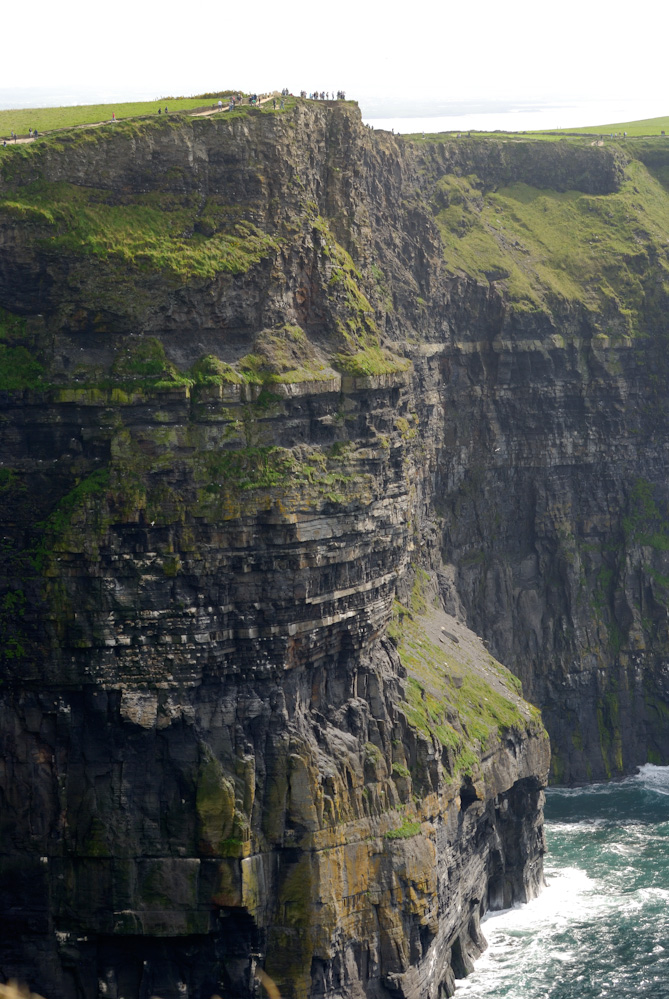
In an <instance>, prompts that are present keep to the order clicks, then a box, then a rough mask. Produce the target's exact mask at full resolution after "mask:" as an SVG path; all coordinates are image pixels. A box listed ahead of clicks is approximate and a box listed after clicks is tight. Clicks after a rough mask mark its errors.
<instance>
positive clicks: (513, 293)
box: [434, 160, 669, 334]
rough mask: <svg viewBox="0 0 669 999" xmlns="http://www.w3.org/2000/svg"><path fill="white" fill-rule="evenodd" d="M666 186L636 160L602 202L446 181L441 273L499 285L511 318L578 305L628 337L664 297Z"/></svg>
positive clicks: (441, 198) (441, 196) (668, 273)
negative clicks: (655, 295) (656, 298)
mask: <svg viewBox="0 0 669 999" xmlns="http://www.w3.org/2000/svg"><path fill="white" fill-rule="evenodd" d="M663 180H664V175H663V174H662V171H661V169H659V168H658V169H653V172H651V170H649V169H648V168H647V167H646V166H644V165H643V164H642V163H641V162H640V161H638V160H633V161H632V162H631V163H630V164H629V165H628V167H627V169H626V177H625V180H624V182H623V184H622V185H621V188H620V190H619V191H617V192H615V193H613V194H604V195H589V194H583V193H581V192H579V191H566V192H563V193H559V192H557V191H553V190H540V189H538V188H534V187H530V186H528V185H527V184H514V185H511V186H508V187H503V188H500V189H498V190H496V191H486V190H485V188H484V185H483V183H482V182H481V181H480V180H479V178H477V177H476V176H469V177H458V176H455V175H452V174H449V175H446V176H444V177H442V178H441V179H440V181H439V182H438V184H437V188H436V191H435V196H434V211H435V220H436V222H437V225H438V226H439V229H440V231H441V235H442V237H443V240H444V244H445V260H446V265H447V267H448V269H449V270H451V271H452V272H454V273H458V272H464V273H466V274H469V275H472V276H474V277H476V278H477V279H479V280H481V281H488V282H493V281H494V282H499V284H500V285H501V286H502V287H504V288H505V290H506V292H507V295H508V298H509V299H510V301H511V302H512V303H513V305H514V307H515V309H516V310H517V311H518V310H520V311H523V310H525V311H533V310H537V309H542V310H543V309H546V308H549V309H550V308H552V307H554V306H555V305H556V303H559V302H560V301H562V302H566V301H569V302H577V303H579V304H580V305H582V306H583V307H585V308H586V309H588V310H589V311H591V312H592V313H593V314H594V315H596V317H597V319H596V322H597V323H599V324H600V325H602V327H603V328H602V332H618V333H628V334H634V333H635V332H637V331H638V329H639V328H640V327H641V325H642V324H647V323H648V322H649V321H651V322H652V321H653V317H652V316H651V315H649V310H650V309H652V300H651V298H649V296H648V295H647V289H648V288H649V287H650V285H651V284H652V286H653V288H654V289H655V290H656V291H657V290H658V289H660V290H661V292H662V294H663V295H664V298H665V299H666V295H667V294H669V252H668V249H669V248H668V244H667V233H668V232H669V195H668V192H667V190H666V188H665V186H664V183H663Z"/></svg>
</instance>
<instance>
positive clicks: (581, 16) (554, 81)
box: [0, 0, 669, 113]
mask: <svg viewBox="0 0 669 999" xmlns="http://www.w3.org/2000/svg"><path fill="white" fill-rule="evenodd" d="M658 11H659V13H658ZM667 27H669V8H666V7H665V6H664V4H662V3H658V2H656V0H653V2H652V3H651V2H650V0H637V2H636V3H635V4H629V3H626V4H625V5H623V4H622V3H619V2H618V0H610V2H608V3H606V4H605V3H603V2H600V0H597V2H592V0H578V2H577V0H562V2H560V3H559V4H558V3H540V2H538V0H532V2H529V0H507V2H506V3H501V2H500V0H495V2H494V3H493V2H491V0H477V2H476V3H468V4H466V3H462V2H460V3H458V4H453V3H449V0H438V2H421V3H419V4H413V5H406V4H404V5H396V6H391V5H390V4H388V3H386V4H376V3H375V4H374V5H372V4H371V3H369V2H368V3H365V2H364V0H336V2H333V0H330V2H328V0H320V2H319V0H311V2H310V3H305V2H302V0H298V2H293V3H292V4H285V3H280V4H279V3H271V2H268V0H256V2H254V3H243V2H242V3H236V4H223V3H220V2H217V3H214V2H213V0H200V2H199V3H197V4H194V5H193V6H192V7H188V6H184V5H183V4H176V3H170V2H169V0H168V2H166V3H161V4H146V3H145V2H142V0H116V2H115V3H114V4H109V3H105V2H104V0H103V2H97V3H92V2H91V0H85V2H84V0H61V2H58V3H55V2H54V0H49V2H48V3H47V2H45V0H32V2H31V3H30V4H18V3H13V4H5V5H4V7H3V16H2V29H3V30H2V34H3V46H2V61H1V63H0V89H1V90H2V93H3V97H4V95H5V94H6V93H7V91H8V90H10V91H12V92H16V93H17V94H18V93H19V92H20V91H22V90H25V88H35V93H36V95H39V94H40V93H42V92H44V93H46V92H50V93H62V94H63V95H77V96H78V100H77V101H76V103H87V102H88V100H89V98H88V95H90V101H91V102H93V101H96V100H101V99H105V98H108V99H110V100H121V99H123V98H124V97H128V99H129V97H130V96H136V97H138V98H147V99H153V98H158V97H166V96H175V97H176V96H182V95H183V96H190V95H192V94H199V93H203V92H206V91H210V90H211V91H217V90H221V89H224V88H228V87H231V88H239V89H241V90H245V91H258V92H261V91H266V90H272V89H275V88H282V87H288V88H289V90H291V91H293V92H299V90H301V89H304V90H306V91H308V92H309V91H312V90H315V89H319V90H330V91H332V90H338V89H343V90H345V91H346V94H347V97H352V98H355V99H359V100H360V101H361V103H362V102H364V100H365V99H367V98H372V97H376V98H379V97H385V98H398V99H399V98H402V99H404V100H407V99H409V100H418V101H419V102H420V101H423V100H424V101H428V100H429V99H438V100H449V101H467V100H499V99H507V98H513V99H523V100H541V99H558V100H564V99H569V98H574V99H581V100H596V99H600V98H601V99H603V98H608V99H611V98H623V97H626V98H644V97H648V98H651V97H652V98H653V99H654V100H655V101H657V99H659V98H662V97H663V95H664V92H665V90H666V85H665V81H664V79H663V75H666V74H665V73H664V67H665V64H666V59H665V54H664V51H663V48H666V36H667V31H666V29H667ZM5 103H6V100H5ZM50 103H51V102H50ZM67 103H74V101H71V100H68V101H67ZM666 113H669V103H668V106H667V112H666Z"/></svg>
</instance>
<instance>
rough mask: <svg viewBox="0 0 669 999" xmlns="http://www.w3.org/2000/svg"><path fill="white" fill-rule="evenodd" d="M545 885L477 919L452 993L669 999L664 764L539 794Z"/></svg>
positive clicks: (494, 997)
mask: <svg viewBox="0 0 669 999" xmlns="http://www.w3.org/2000/svg"><path fill="white" fill-rule="evenodd" d="M546 799H547V800H546V837H547V840H548V850H549V853H548V856H547V857H546V880H547V882H548V887H547V888H545V889H544V892H543V893H542V895H541V896H540V897H539V898H537V899H535V900H534V901H532V902H530V903H529V904H528V905H525V906H521V907H519V908H517V909H511V910H509V911H507V912H504V913H500V914H497V915H491V916H489V917H487V918H486V919H485V920H484V922H483V927H482V928H483V932H484V933H485V936H486V939H487V940H488V944H489V948H488V950H487V951H486V953H485V954H484V955H483V956H482V957H481V958H480V960H479V961H478V962H477V965H476V971H475V972H474V974H472V975H470V977H469V978H467V979H466V980H464V981H461V982H459V983H458V991H457V993H456V996H457V997H458V999H465V997H466V999H501V997H507V999H548V997H550V999H594V997H598V999H599V997H605V996H607V997H608V996H610V997H612V999H613V997H615V999H628V997H630V996H634V997H637V999H646V997H647V999H651V997H652V999H669V767H654V766H651V765H650V764H648V765H646V766H644V767H642V768H641V771H640V773H639V774H638V776H636V777H631V778H628V779H627V780H624V781H622V782H620V783H615V784H613V783H612V784H597V785H593V786H591V787H588V788H577V789H569V790H566V789H564V790H562V789H553V790H550V791H549V792H548V793H547V796H546Z"/></svg>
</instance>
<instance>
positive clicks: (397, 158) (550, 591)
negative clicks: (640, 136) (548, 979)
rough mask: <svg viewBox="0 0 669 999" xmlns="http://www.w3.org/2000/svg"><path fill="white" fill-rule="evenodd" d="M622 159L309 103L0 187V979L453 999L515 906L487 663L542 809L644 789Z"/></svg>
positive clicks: (48, 147)
mask: <svg viewBox="0 0 669 999" xmlns="http://www.w3.org/2000/svg"><path fill="white" fill-rule="evenodd" d="M639 156H642V157H643V159H644V161H645V162H647V163H648V166H647V167H646V166H644V164H643V163H642V162H641V160H640V159H635V160H631V159H630V157H629V156H628V155H627V154H625V153H623V152H621V151H615V150H609V149H608V148H599V147H590V146H580V145H573V146H572V145H568V144H563V143H558V144H553V143H550V144H549V143H546V144H544V143H528V142H515V143H514V142H507V143H505V142H503V141H498V140H489V141H488V140H486V141H481V140H467V139H464V138H463V139H461V140H454V141H452V142H445V143H442V142H434V143H431V142H425V143H415V144H412V143H409V142H406V141H402V140H396V139H394V138H393V137H391V136H388V135H383V134H372V133H371V132H370V131H369V130H367V129H365V128H364V127H363V126H362V125H361V123H360V121H359V117H358V115H357V111H356V110H355V109H354V108H351V107H349V106H346V105H333V106H329V107H328V106H322V107H313V106H310V105H307V104H306V103H304V104H300V103H298V105H297V106H296V107H295V108H294V109H292V110H291V111H289V112H288V113H285V114H280V113H277V114H269V113H257V114H254V113H252V112H251V113H249V114H248V115H236V116H231V117H230V118H228V119H225V120H218V121H215V122H214V121H211V120H202V119H200V120H197V119H193V120H187V119H179V118H175V119H173V120H171V121H162V122H140V123H135V124H133V123H126V124H121V125H119V127H118V128H117V129H110V130H107V129H102V130H97V131H95V130H91V131H89V132H87V133H82V134H78V135H77V134H74V133H73V134H72V135H71V136H69V137H66V138H65V139H63V140H61V141H60V142H58V143H57V142H56V141H55V140H49V141H48V142H46V143H45V144H44V145H42V146H37V145H36V146H33V147H31V148H30V149H26V150H19V151H16V150H13V151H11V155H6V156H5V158H4V159H3V160H2V162H1V164H0V167H1V170H2V173H1V180H0V197H1V198H2V203H1V204H0V242H1V245H2V253H1V254H0V304H2V306H3V309H4V312H3V314H2V340H1V341H0V389H1V390H2V402H3V418H2V422H1V423H0V436H1V439H2V456H3V462H4V463H3V465H2V470H1V471H0V510H1V515H2V520H3V547H2V556H1V557H2V560H3V574H2V575H3V579H4V584H3V585H4V589H3V590H2V593H1V595H0V630H1V632H2V675H3V683H2V686H0V702H1V710H2V725H1V726H0V733H1V737H2V740H3V754H2V759H3V763H2V767H3V769H2V771H0V789H1V792H2V799H1V800H2V812H1V813H0V820H1V822H2V830H3V831H2V858H1V860H2V885H3V888H2V891H3V892H4V897H3V905H2V907H1V914H0V918H2V919H4V920H5V921H6V925H7V931H6V932H4V933H3V941H5V942H4V943H3V950H2V953H1V963H0V971H1V972H2V973H3V974H4V975H5V976H18V977H20V978H21V979H24V980H28V981H29V982H30V983H31V985H32V986H33V987H34V988H37V989H38V991H42V992H43V993H44V994H46V995H49V996H50V997H51V999H55V997H56V996H61V995H62V996H67V997H68V999H69V997H70V996H75V995H84V996H93V995H96V994H100V995H104V996H109V997H111V999H114V997H117V996H126V997H127V996H128V995H146V996H149V995H160V996H163V997H169V996H172V995H174V996H176V995H177V994H178V995H183V994H189V995H197V996H202V997H208V996H210V995H211V994H212V993H215V992H219V991H221V990H222V989H226V990H227V991H228V992H229V993H232V994H238V995H244V996H246V995H249V994H251V993H252V992H253V990H254V988H255V985H254V982H255V977H254V976H255V973H256V970H257V969H260V968H262V969H264V971H265V973H266V974H269V975H270V976H271V977H272V978H274V979H275V980H276V981H277V983H278V985H279V988H280V989H281V992H282V994H283V995H285V996H287V995H300V996H307V995H328V996H333V997H334V996H342V997H344V996H352V995H360V994H363V993H364V994H366V995H379V996H382V995H388V994H393V995H405V996H407V997H408V996H419V995H420V996H424V995H430V996H437V995H438V994H439V993H440V990H442V991H443V990H446V991H447V992H450V991H451V990H452V987H453V976H454V974H455V975H456V976H457V975H458V974H462V973H464V972H465V971H466V970H467V969H468V967H469V965H470V961H471V958H472V957H473V956H474V955H475V954H476V953H477V952H478V951H479V950H480V947H481V946H482V940H481V937H480V933H479V928H478V921H479V917H480V915H481V913H482V912H484V911H485V910H486V908H488V907H490V906H492V907H499V906H501V905H508V904H510V903H511V902H512V901H515V900H517V899H525V898H527V897H530V896H531V895H532V894H533V893H534V892H535V891H536V890H537V887H538V886H539V885H540V883H541V877H542V874H541V856H542V852H543V837H542V831H541V821H542V820H541V803H542V796H541V788H542V786H543V784H544V782H545V778H546V772H547V768H548V748H547V741H546V738H545V733H544V732H543V729H542V727H541V724H540V722H539V720H538V716H537V714H536V711H535V710H534V709H532V708H530V707H529V705H527V704H526V703H525V702H523V701H522V700H521V699H520V697H519V696H518V689H517V684H515V683H514V678H513V677H512V676H511V675H510V674H508V673H507V672H506V671H505V669H504V668H503V667H502V666H500V665H499V663H498V662H497V661H496V660H495V659H493V657H492V655H491V652H492V653H493V654H494V655H495V656H497V658H498V659H500V660H501V661H502V662H504V663H505V664H506V665H507V666H510V667H511V668H512V669H513V670H514V672H516V673H517V675H518V676H520V677H521V678H522V680H523V683H524V685H525V692H526V694H527V695H528V696H529V697H530V699H531V700H532V701H533V702H534V703H535V704H538V705H539V706H541V707H542V709H543V711H544V718H545V719H546V721H547V724H548V727H549V730H550V732H551V736H552V738H553V741H554V746H555V751H556V755H555V759H556V761H557V763H556V774H557V776H559V777H563V778H565V779H582V778H586V777H588V776H593V777H600V776H603V775H605V774H607V773H620V772H623V771H624V770H628V769H629V768H630V767H632V766H633V765H634V764H635V763H637V762H642V760H644V759H646V758H651V759H655V760H658V761H659V760H664V759H665V758H666V755H667V748H668V747H667V746H666V734H665V732H664V726H663V718H664V715H665V714H666V711H667V707H666V701H667V692H666V691H665V689H664V686H663V679H662V678H663V675H664V672H663V658H662V657H663V654H664V649H665V647H666V639H665V630H666V624H663V622H664V621H666V609H665V603H664V598H663V594H664V589H663V588H664V584H665V581H666V580H665V574H667V575H669V573H667V570H666V568H665V567H664V560H665V559H666V554H665V553H666V550H667V548H669V544H665V540H666V537H667V536H669V534H667V530H666V526H665V525H666V520H665V516H664V511H665V507H664V499H665V495H664V482H665V479H666V477H665V476H664V461H665V460H666V459H665V458H664V450H665V448H664V443H663V442H664V439H665V435H664V420H665V415H664V413H665V410H664V403H663V401H662V400H663V385H664V364H665V361H664V358H663V354H662V338H663V327H662V321H661V320H662V316H663V312H664V310H663V306H664V301H665V297H666V293H665V290H664V281H665V270H666V250H665V249H664V246H663V243H662V242H661V241H660V237H659V235H658V232H659V230H661V229H662V226H663V224H664V222H663V219H664V215H663V212H665V211H667V209H666V206H665V204H664V199H665V195H664V190H663V188H662V187H661V184H660V182H659V180H657V179H656V177H655V175H657V176H658V177H661V176H663V174H662V163H663V161H662V154H661V151H659V152H658V150H656V149H655V148H654V147H652V148H651V147H648V148H646V147H643V148H641V149H640V150H639ZM658 156H659V157H660V161H661V162H660V164H659V166H658V160H657V158H658ZM545 187H550V188H551V190H550V191H546V190H540V188H545ZM466 625H469V626H470V627H471V628H473V630H474V631H475V632H478V634H479V635H481V636H482V637H483V638H484V639H485V640H486V643H487V648H486V646H484V645H483V644H482V642H481V641H480V640H479V639H477V638H476V637H475V636H474V634H473V633H472V632H470V631H469V630H468V629H467V627H466ZM488 650H490V651H488Z"/></svg>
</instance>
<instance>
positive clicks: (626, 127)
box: [567, 118, 669, 141]
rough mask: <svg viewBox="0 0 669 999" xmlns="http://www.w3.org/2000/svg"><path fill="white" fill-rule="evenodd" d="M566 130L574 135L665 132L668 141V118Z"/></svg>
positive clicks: (651, 133)
mask: <svg viewBox="0 0 669 999" xmlns="http://www.w3.org/2000/svg"><path fill="white" fill-rule="evenodd" d="M567 131H568V132H569V134H576V135H578V134H587V135H611V133H612V132H614V133H615V132H617V133H618V135H619V136H621V135H622V133H623V132H627V134H628V136H639V135H661V134H662V132H665V133H666V135H667V136H668V141H669V118H642V119H640V120H639V121H618V122H615V123H614V124H613V125H585V126H583V127H582V128H570V129H568V130H567Z"/></svg>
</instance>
